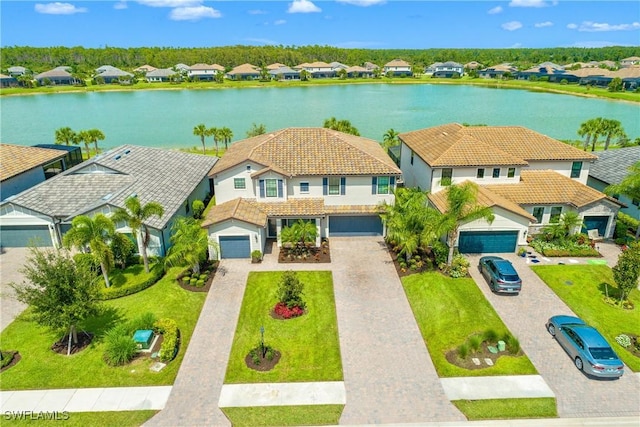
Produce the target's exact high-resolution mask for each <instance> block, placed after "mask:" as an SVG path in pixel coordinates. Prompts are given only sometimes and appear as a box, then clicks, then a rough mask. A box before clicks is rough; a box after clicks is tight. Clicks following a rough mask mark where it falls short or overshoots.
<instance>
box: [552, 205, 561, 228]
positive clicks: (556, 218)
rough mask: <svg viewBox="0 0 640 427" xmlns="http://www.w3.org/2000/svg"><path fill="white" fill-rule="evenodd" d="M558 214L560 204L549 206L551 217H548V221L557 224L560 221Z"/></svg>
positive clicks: (559, 213)
mask: <svg viewBox="0 0 640 427" xmlns="http://www.w3.org/2000/svg"><path fill="white" fill-rule="evenodd" d="M560 215H562V206H553V207H552V208H551V218H549V223H551V224H557V223H558V222H560Z"/></svg>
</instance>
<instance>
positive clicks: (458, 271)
mask: <svg viewBox="0 0 640 427" xmlns="http://www.w3.org/2000/svg"><path fill="white" fill-rule="evenodd" d="M470 265H471V264H470V263H469V261H468V260H467V259H466V258H465V257H464V255H461V254H456V255H454V257H453V260H452V261H451V265H450V266H449V265H447V264H446V263H442V264H440V269H441V270H442V272H443V273H445V274H448V275H449V276H450V277H452V278H454V279H458V278H460V277H466V276H467V274H468V273H469V266H470Z"/></svg>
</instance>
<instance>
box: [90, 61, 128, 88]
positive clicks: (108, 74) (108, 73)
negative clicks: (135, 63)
mask: <svg viewBox="0 0 640 427" xmlns="http://www.w3.org/2000/svg"><path fill="white" fill-rule="evenodd" d="M93 79H94V80H96V79H97V80H98V81H99V80H102V81H103V82H104V83H107V84H110V83H131V79H133V74H131V73H129V72H128V71H123V70H121V69H120V68H116V67H112V66H111V65H103V66H102V67H100V68H97V69H96V75H95V76H94V77H93Z"/></svg>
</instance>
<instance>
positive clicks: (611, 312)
mask: <svg viewBox="0 0 640 427" xmlns="http://www.w3.org/2000/svg"><path fill="white" fill-rule="evenodd" d="M531 268H532V270H533V271H534V272H535V273H536V274H537V275H538V276H540V278H541V279H542V280H544V282H545V283H546V284H547V285H548V286H549V287H550V288H551V289H552V290H553V291H554V292H555V293H556V294H557V295H558V296H559V297H560V299H562V301H564V302H565V304H567V305H568V306H569V308H570V309H571V310H573V312H574V313H576V314H577V315H578V317H580V318H581V319H583V320H584V321H585V322H587V323H588V324H590V325H591V326H593V327H595V328H596V329H598V331H600V333H601V334H602V335H604V336H605V338H606V339H607V341H609V343H610V344H611V345H612V346H613V348H614V350H615V351H616V353H618V356H620V358H621V359H622V360H623V361H624V362H625V363H626V364H627V366H629V368H631V369H632V370H633V371H635V372H639V371H640V358H637V357H635V356H633V355H632V354H631V353H629V352H628V351H627V350H625V349H624V348H623V347H621V346H620V345H619V344H618V343H617V342H616V339H615V338H616V336H618V335H620V334H622V333H634V334H636V335H640V291H638V289H634V290H633V291H632V292H631V294H630V295H629V299H630V300H631V301H632V302H633V304H634V305H635V309H634V310H624V309H622V308H621V307H615V306H612V305H610V304H607V303H605V302H604V300H603V298H604V297H605V294H606V288H605V286H604V284H605V283H607V284H608V285H609V286H608V291H609V295H611V293H612V292H615V293H616V295H617V288H615V281H614V280H613V273H612V271H611V268H609V267H608V266H606V265H539V266H533V267H531ZM567 281H570V282H571V283H572V285H567V284H566V283H567ZM558 314H565V313H558Z"/></svg>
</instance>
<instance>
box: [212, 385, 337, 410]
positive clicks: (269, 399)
mask: <svg viewBox="0 0 640 427" xmlns="http://www.w3.org/2000/svg"><path fill="white" fill-rule="evenodd" d="M345 403H347V391H346V389H345V387H344V382H342V381H332V382H306V383H259V384H225V385H223V386H222V390H221V391H220V400H219V401H218V406H220V407H221V408H237V407H251V406H292V405H344V404H345Z"/></svg>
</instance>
